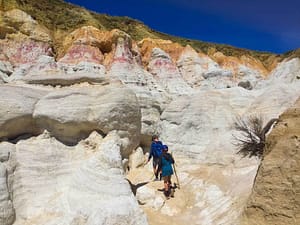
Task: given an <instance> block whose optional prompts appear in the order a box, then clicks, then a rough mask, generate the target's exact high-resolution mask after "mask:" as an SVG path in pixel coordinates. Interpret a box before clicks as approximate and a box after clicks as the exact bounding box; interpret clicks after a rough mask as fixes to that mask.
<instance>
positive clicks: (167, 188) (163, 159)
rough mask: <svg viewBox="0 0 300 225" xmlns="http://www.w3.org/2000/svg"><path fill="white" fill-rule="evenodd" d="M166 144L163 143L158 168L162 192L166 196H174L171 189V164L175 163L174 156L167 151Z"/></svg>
mask: <svg viewBox="0 0 300 225" xmlns="http://www.w3.org/2000/svg"><path fill="white" fill-rule="evenodd" d="M168 149H169V148H168V146H167V145H163V152H162V154H161V156H160V158H159V163H158V165H159V170H161V173H162V174H161V175H162V178H163V180H164V194H165V196H166V197H169V196H171V197H174V190H173V189H171V176H172V174H173V168H172V164H174V163H175V161H174V158H173V157H172V155H171V154H170V153H168Z"/></svg>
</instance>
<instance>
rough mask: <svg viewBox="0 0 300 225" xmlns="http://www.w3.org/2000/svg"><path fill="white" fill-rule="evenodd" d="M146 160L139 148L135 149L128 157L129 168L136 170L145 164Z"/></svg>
mask: <svg viewBox="0 0 300 225" xmlns="http://www.w3.org/2000/svg"><path fill="white" fill-rule="evenodd" d="M146 160H147V159H146V158H145V156H144V153H143V149H142V148H141V147H139V148H137V149H136V150H135V151H134V152H133V153H132V154H131V155H130V157H129V166H130V168H132V169H134V168H138V167H139V166H142V165H143V164H144V163H145V162H146Z"/></svg>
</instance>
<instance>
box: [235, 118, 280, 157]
mask: <svg viewBox="0 0 300 225" xmlns="http://www.w3.org/2000/svg"><path fill="white" fill-rule="evenodd" d="M277 121H278V119H271V120H270V121H269V122H268V123H267V125H266V126H265V127H263V119H262V117H261V116H248V117H246V118H241V117H237V118H236V121H235V122H234V129H235V130H236V131H239V132H240V133H241V134H240V136H239V137H237V136H234V139H235V142H234V143H233V144H234V145H235V146H236V147H237V149H238V152H237V153H238V154H242V155H243V156H244V157H246V156H249V157H252V156H258V157H259V158H261V157H262V155H263V151H264V147H265V140H266V134H267V133H268V131H269V130H270V129H271V127H272V125H273V124H274V123H275V122H277Z"/></svg>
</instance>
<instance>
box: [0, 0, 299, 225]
mask: <svg viewBox="0 0 300 225" xmlns="http://www.w3.org/2000/svg"><path fill="white" fill-rule="evenodd" d="M42 3H43V4H38V5H37V2H36V1H30V2H29V1H23V0H9V1H1V4H0V6H1V12H0V16H1V17H0V18H1V20H0V28H1V29H0V96H1V97H0V140H1V142H0V222H1V224H4V225H12V224H13V225H19V224H22V225H23V224H28V225H29V224H30V225H40V224H43V225H51V224H56V225H59V224H61V225H83V224H84V225H94V224H95V225H96V224H97V225H99V224H147V223H149V224H170V223H171V224H186V223H188V222H190V221H191V218H193V221H195V222H194V223H195V224H201V225H210V224H220V225H221V224H226V225H231V224H232V225H236V224H238V220H239V217H240V214H241V212H242V211H243V209H244V207H245V205H246V202H247V199H248V197H249V195H250V194H251V191H252V185H253V181H254V179H255V176H256V172H257V168H258V166H259V160H258V159H248V158H243V159H241V158H240V156H238V155H236V154H235V153H236V149H235V148H234V146H233V144H232V135H237V133H236V132H235V131H234V129H233V122H234V120H235V118H236V117H237V116H246V115H250V114H251V115H253V114H256V115H262V116H263V118H264V119H265V122H267V121H268V120H269V119H271V118H274V117H278V116H279V115H281V114H282V113H283V112H284V111H285V110H286V109H287V108H289V107H291V106H292V105H293V104H294V103H295V101H296V100H297V99H298V98H299V95H300V91H299V90H300V82H299V78H300V59H299V58H297V57H294V56H297V54H294V53H291V54H290V55H288V56H287V58H286V59H285V60H283V61H282V62H280V63H279V60H281V58H280V57H277V56H274V55H270V54H264V53H254V52H251V51H247V50H245V51H244V50H240V51H239V50H238V49H235V48H232V47H228V48H227V47H224V46H223V47H224V48H223V47H220V46H217V45H216V46H210V45H209V44H207V45H205V46H204V45H202V44H203V43H202V44H199V45H197V43H195V42H190V45H185V43H186V42H187V41H186V40H185V41H186V42H185V41H183V39H176V38H175V39H174V38H172V37H168V36H166V35H162V34H160V33H157V32H155V31H151V30H149V28H147V27H145V26H144V25H142V24H141V23H139V22H136V21H132V20H130V19H128V18H127V19H125V20H123V19H122V18H111V17H108V16H103V15H97V14H94V13H91V12H88V11H87V10H85V9H82V8H78V7H75V6H72V5H69V4H66V3H64V2H62V1H59V0H56V1H51V2H50V3H49V1H42ZM54 3H55V4H54ZM62 6H64V7H62ZM54 9H55V11H57V14H53V13H49V10H50V11H51V12H52V11H53V10H54ZM45 10H46V11H45ZM47 10H48V11H47ZM47 12H48V13H47ZM74 13H75V14H74ZM62 15H66V16H67V18H69V19H70V17H71V16H72V17H74V15H77V16H76V19H78V20H80V21H81V22H80V21H79V22H78V21H75V22H76V25H75V23H74V24H72V23H71V22H72V21H71V20H70V21H69V20H67V18H65V17H63V16H62ZM68 21H69V22H70V23H68ZM105 21H106V22H105ZM120 21H123V22H122V23H119V22H120ZM73 22H74V21H73ZM77 22H78V23H77ZM112 28H119V29H112ZM123 28H124V29H123ZM125 28H126V29H125ZM121 29H122V30H121ZM125 31H126V32H125ZM165 38H171V39H172V40H166V39H165ZM176 40H178V42H176ZM197 46H198V47H197ZM199 46H202V47H203V48H202V47H201V48H200V47H199ZM205 49H206V50H205ZM231 50H232V51H231ZM229 52H231V53H229ZM272 68H274V69H272ZM154 133H156V134H159V135H160V137H161V139H162V140H163V142H164V143H166V144H168V145H169V147H170V150H171V151H172V152H173V154H174V156H175V158H176V165H177V169H178V177H179V180H180V184H181V185H180V189H179V188H178V189H176V193H175V199H170V200H168V201H166V200H165V199H164V198H163V197H162V196H163V195H162V192H159V191H157V189H159V187H160V186H162V184H161V183H160V182H154V183H153V182H150V181H151V176H152V172H151V171H152V169H151V165H150V164H148V165H147V166H144V167H143V166H142V165H143V163H144V160H145V158H146V157H147V154H145V153H146V152H147V151H148V148H149V144H150V137H151V135H152V134H154ZM125 179H127V181H126V180H125ZM176 182H177V181H176ZM177 183H178V182H177ZM154 214H155V215H157V217H153V216H151V215H154ZM147 216H148V217H147Z"/></svg>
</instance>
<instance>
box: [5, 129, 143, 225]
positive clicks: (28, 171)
mask: <svg viewBox="0 0 300 225" xmlns="http://www.w3.org/2000/svg"><path fill="white" fill-rule="evenodd" d="M119 139H120V138H119V136H118V135H116V134H113V133H111V134H108V135H107V136H106V137H105V138H103V137H102V136H101V135H99V134H97V133H96V132H95V133H93V134H91V136H90V137H89V138H87V139H85V140H83V141H82V142H80V143H78V144H77V145H76V146H73V147H70V146H66V145H64V144H62V143H60V142H58V141H57V140H56V139H55V138H52V137H50V136H49V134H48V133H47V132H45V133H44V134H42V135H40V136H38V137H35V138H31V139H28V140H26V141H21V142H19V143H18V144H17V145H16V150H15V154H14V155H13V158H12V160H14V162H15V168H14V174H13V177H12V179H13V181H14V182H13V184H12V187H11V188H12V191H13V193H14V195H13V199H12V200H13V202H14V209H15V210H16V220H15V222H14V224H16V225H19V224H20V225H21V224H32V225H33V224H36V225H38V224H45V225H46V224H49V225H50V224H74V225H80V224H103V225H104V224H118V223H119V222H120V221H122V222H124V223H126V224H140V225H143V224H147V220H146V217H145V215H144V214H143V212H142V210H141V209H139V207H138V204H137V202H136V200H135V199H134V197H133V194H132V192H131V190H130V186H129V184H128V182H127V181H126V180H125V179H124V174H123V169H122V163H121V155H120V145H121V144H120V140H119ZM37 153H38V154H37ZM108 171H109V173H107V172H108Z"/></svg>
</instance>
